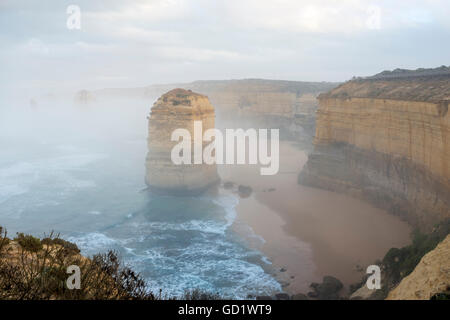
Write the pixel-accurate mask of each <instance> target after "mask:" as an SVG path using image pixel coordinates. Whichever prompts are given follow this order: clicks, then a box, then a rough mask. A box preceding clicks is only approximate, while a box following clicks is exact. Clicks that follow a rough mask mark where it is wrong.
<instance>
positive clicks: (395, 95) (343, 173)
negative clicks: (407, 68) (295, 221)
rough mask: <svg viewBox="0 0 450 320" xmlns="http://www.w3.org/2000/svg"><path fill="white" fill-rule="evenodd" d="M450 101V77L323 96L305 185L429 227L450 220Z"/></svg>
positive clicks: (361, 84)
mask: <svg viewBox="0 0 450 320" xmlns="http://www.w3.org/2000/svg"><path fill="white" fill-rule="evenodd" d="M449 102H450V73H449V74H445V73H444V74H442V73H440V74H438V75H431V76H424V75H423V73H421V74H420V76H416V77H415V76H414V73H412V74H411V73H408V76H403V77H401V78H398V77H397V78H396V77H392V76H391V77H389V78H386V79H385V78H383V77H381V76H377V77H376V78H370V79H358V80H354V81H349V82H347V83H345V84H343V85H341V86H339V87H338V88H336V89H334V90H332V91H330V92H329V93H326V94H322V95H320V96H319V109H318V111H317V119H316V126H317V127H316V136H315V140H314V145H315V152H314V153H313V154H312V155H310V157H309V160H308V163H307V164H306V166H305V168H304V170H303V171H302V173H301V174H300V176H299V182H300V183H303V184H306V185H310V186H315V187H320V188H325V189H329V190H334V191H338V192H345V193H350V194H352V195H354V196H357V197H361V198H364V199H365V200H368V201H370V202H372V203H373V204H375V205H376V206H379V207H382V208H385V209H387V210H388V211H390V212H392V213H394V214H398V215H401V216H402V217H403V218H405V219H406V220H408V221H409V222H411V223H412V224H413V225H415V226H420V227H422V228H424V229H427V228H430V227H431V226H432V225H433V224H434V223H436V222H438V221H441V220H443V219H445V218H448V217H449V216H450V171H449V167H450V148H449V146H450V141H449V137H450V136H449V132H450V114H449V113H448V105H449Z"/></svg>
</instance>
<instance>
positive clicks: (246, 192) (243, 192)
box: [238, 185, 253, 198]
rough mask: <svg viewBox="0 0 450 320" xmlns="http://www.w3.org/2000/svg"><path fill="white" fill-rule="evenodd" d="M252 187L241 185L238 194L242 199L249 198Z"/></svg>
mask: <svg viewBox="0 0 450 320" xmlns="http://www.w3.org/2000/svg"><path fill="white" fill-rule="evenodd" d="M252 191H253V190H252V187H249V186H243V185H239V187H238V193H239V196H240V197H241V198H248V197H250V196H251V194H252Z"/></svg>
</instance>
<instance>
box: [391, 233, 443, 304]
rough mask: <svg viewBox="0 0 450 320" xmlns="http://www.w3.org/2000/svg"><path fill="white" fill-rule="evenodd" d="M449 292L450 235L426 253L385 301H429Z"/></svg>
mask: <svg viewBox="0 0 450 320" xmlns="http://www.w3.org/2000/svg"><path fill="white" fill-rule="evenodd" d="M449 290H450V235H448V236H447V237H446V238H445V239H444V240H443V241H442V242H441V243H440V244H439V245H438V246H437V247H436V248H435V249H434V250H432V251H430V252H429V253H427V254H426V255H425V256H424V257H423V258H422V259H421V260H420V262H419V264H418V265H417V266H416V268H415V269H414V271H413V272H412V273H411V274H409V275H408V276H407V277H405V278H404V279H403V280H402V281H401V282H400V284H399V285H398V286H397V287H396V288H395V289H393V290H392V291H391V292H390V293H389V295H388V297H387V300H429V299H431V298H432V297H433V296H434V295H436V294H440V293H444V292H448V291H449Z"/></svg>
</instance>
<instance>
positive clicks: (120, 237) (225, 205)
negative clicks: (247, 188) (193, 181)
mask: <svg viewBox="0 0 450 320" xmlns="http://www.w3.org/2000/svg"><path fill="white" fill-rule="evenodd" d="M68 137H69V136H68V135H67V134H63V135H57V134H55V135H52V134H50V135H46V136H45V139H44V138H42V137H40V136H39V135H37V136H36V137H34V138H30V137H21V138H16V137H14V139H11V138H5V136H3V137H1V138H0V148H1V150H2V152H1V153H0V225H3V226H5V227H7V229H8V232H9V235H10V236H13V235H14V234H15V233H16V232H27V233H31V234H33V235H36V236H43V235H44V234H45V233H47V234H48V233H49V232H51V231H54V232H56V233H60V234H61V236H62V237H63V238H65V239H67V240H69V241H72V242H75V243H76V244H77V245H78V246H79V247H80V249H81V251H82V253H83V254H85V255H88V256H92V255H93V254H96V253H101V252H106V251H108V250H110V249H114V250H116V251H117V252H118V253H119V255H120V256H121V257H122V258H123V260H124V262H125V263H126V265H128V266H130V267H131V268H133V269H134V270H136V271H138V272H140V273H141V274H142V276H143V277H144V278H145V279H146V281H147V283H148V286H149V287H150V288H151V290H153V291H154V292H157V293H158V292H159V289H162V290H163V291H162V292H163V294H166V295H169V296H179V295H182V294H183V292H184V291H185V290H186V289H195V288H199V289H203V290H206V291H209V292H213V293H219V294H221V295H223V296H224V297H228V298H237V299H241V298H246V297H247V295H249V294H251V295H266V294H271V293H274V292H279V291H281V286H280V284H279V283H278V282H277V281H276V280H275V279H274V278H273V276H272V275H271V274H270V272H269V271H268V270H269V269H270V261H269V260H268V259H267V257H264V256H263V255H262V254H261V253H260V252H258V251H256V250H253V249H251V248H250V247H249V246H248V244H247V243H246V240H245V239H241V238H240V237H239V236H238V235H237V234H236V233H235V232H234V231H233V228H231V226H232V224H233V223H235V221H236V220H235V219H236V211H235V206H236V204H237V202H238V199H237V198H236V196H235V195H232V194H227V193H226V192H225V191H219V192H218V193H217V194H209V195H203V196H200V197H171V196H160V195H155V194H152V193H150V192H149V191H147V190H145V184H144V172H145V168H144V159H145V154H146V140H145V137H144V136H140V137H133V136H132V135H128V136H127V137H126V138H124V137H122V136H121V137H116V138H115V139H114V140H111V139H107V140H102V139H100V138H99V139H86V137H79V136H77V135H70V138H68Z"/></svg>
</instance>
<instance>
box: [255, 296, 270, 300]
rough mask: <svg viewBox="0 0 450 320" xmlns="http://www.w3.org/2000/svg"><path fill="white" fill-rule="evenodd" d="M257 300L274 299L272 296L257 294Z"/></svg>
mask: <svg viewBox="0 0 450 320" xmlns="http://www.w3.org/2000/svg"><path fill="white" fill-rule="evenodd" d="M256 300H273V299H272V297H270V296H257V297H256Z"/></svg>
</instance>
